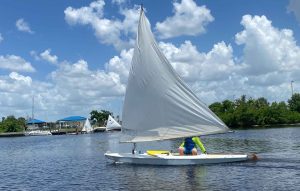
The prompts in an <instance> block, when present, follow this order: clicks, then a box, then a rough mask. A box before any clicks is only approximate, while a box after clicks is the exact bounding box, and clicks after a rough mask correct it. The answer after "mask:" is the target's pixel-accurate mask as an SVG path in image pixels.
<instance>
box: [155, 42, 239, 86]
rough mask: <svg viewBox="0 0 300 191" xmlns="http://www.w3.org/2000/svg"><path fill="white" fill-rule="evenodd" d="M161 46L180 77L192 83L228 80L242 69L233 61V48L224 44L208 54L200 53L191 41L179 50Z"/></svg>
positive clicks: (218, 45)
mask: <svg viewBox="0 0 300 191" xmlns="http://www.w3.org/2000/svg"><path fill="white" fill-rule="evenodd" d="M159 46H160V47H161V49H162V51H163V52H164V54H165V55H166V57H167V58H168V60H169V61H170V62H171V64H172V66H173V67H174V69H175V70H176V71H177V72H178V73H179V75H180V76H181V77H183V78H184V79H185V80H187V81H190V82H195V81H197V80H204V81H219V80H224V79H228V78H229V76H230V75H231V74H232V73H234V72H236V71H238V70H240V68H241V66H238V65H236V64H235V63H234V61H233V50H232V47H231V46H230V45H226V44H225V43H224V42H220V43H217V44H215V45H214V47H213V49H212V50H211V51H209V52H208V53H201V52H199V51H198V50H197V48H196V47H195V46H194V45H193V44H192V43H191V42H190V41H185V42H184V43H183V44H181V45H180V47H179V48H177V47H175V46H174V45H173V44H171V43H163V42H160V43H159ZM212 68H213V69H212Z"/></svg>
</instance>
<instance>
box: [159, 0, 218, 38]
mask: <svg viewBox="0 0 300 191" xmlns="http://www.w3.org/2000/svg"><path fill="white" fill-rule="evenodd" d="M173 6H174V10H173V12H174V16H172V17H168V18H167V19H166V20H165V21H163V22H158V23H156V29H157V31H158V32H159V35H160V38H163V39H165V38H171V37H176V36H180V35H192V36H196V35H199V34H202V33H204V32H205V31H206V29H205V27H206V25H207V24H208V23H210V22H212V21H213V20H214V17H213V16H212V15H211V14H210V10H209V9H207V8H206V7H205V6H197V4H196V3H195V2H194V1H193V0H182V1H181V3H178V2H176V1H174V3H173Z"/></svg>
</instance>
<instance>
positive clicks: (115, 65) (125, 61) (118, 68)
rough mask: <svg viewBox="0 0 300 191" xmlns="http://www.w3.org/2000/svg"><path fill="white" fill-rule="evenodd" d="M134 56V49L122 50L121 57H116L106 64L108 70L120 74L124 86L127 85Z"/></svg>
mask: <svg viewBox="0 0 300 191" xmlns="http://www.w3.org/2000/svg"><path fill="white" fill-rule="evenodd" d="M132 56H133V48H131V49H129V50H128V51H127V50H122V51H121V53H120V56H114V57H113V58H111V59H110V60H109V62H108V63H106V68H107V70H108V71H110V72H114V73H116V74H118V75H119V77H120V81H121V83H123V84H126V83H127V79H128V74H129V68H130V63H131V59H132Z"/></svg>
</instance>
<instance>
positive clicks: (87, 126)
mask: <svg viewBox="0 0 300 191" xmlns="http://www.w3.org/2000/svg"><path fill="white" fill-rule="evenodd" d="M82 131H83V132H87V133H89V132H91V131H93V128H92V126H91V123H90V121H89V119H88V118H87V119H86V120H85V123H84V126H83V128H82Z"/></svg>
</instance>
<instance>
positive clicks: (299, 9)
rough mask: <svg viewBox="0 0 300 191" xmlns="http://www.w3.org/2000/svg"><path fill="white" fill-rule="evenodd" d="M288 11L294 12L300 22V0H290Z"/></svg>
mask: <svg viewBox="0 0 300 191" xmlns="http://www.w3.org/2000/svg"><path fill="white" fill-rule="evenodd" d="M287 12H288V13H293V14H294V15H295V17H296V19H297V21H298V22H299V23H300V1H298V0H290V2H289V5H288V6H287Z"/></svg>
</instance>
